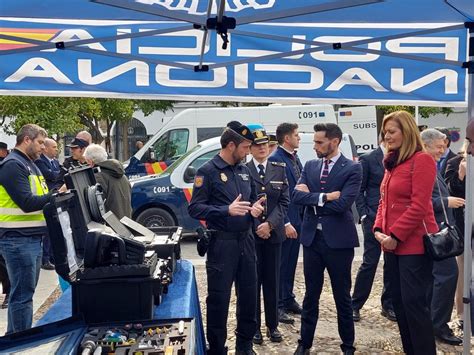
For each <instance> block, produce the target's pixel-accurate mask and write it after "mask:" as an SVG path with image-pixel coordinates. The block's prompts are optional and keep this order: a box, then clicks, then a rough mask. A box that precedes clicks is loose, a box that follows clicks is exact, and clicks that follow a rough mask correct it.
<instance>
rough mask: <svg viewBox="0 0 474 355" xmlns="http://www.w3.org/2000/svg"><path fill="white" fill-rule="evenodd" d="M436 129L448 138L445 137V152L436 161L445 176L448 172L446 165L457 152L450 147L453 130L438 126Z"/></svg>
mask: <svg viewBox="0 0 474 355" xmlns="http://www.w3.org/2000/svg"><path fill="white" fill-rule="evenodd" d="M435 129H436V130H438V131H440V132H441V133H443V134H444V135H445V136H446V138H445V139H444V153H443V155H442V156H441V158H440V159H439V161H437V162H436V167H437V168H438V171H439V172H440V173H441V176H442V177H443V178H444V176H445V174H446V165H447V164H448V161H449V159H451V158H454V157H455V156H456V154H455V153H454V152H453V151H452V150H451V149H450V148H449V147H450V146H451V132H450V131H449V129H447V128H446V127H436V128H435Z"/></svg>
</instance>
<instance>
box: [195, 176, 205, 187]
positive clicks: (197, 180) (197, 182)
mask: <svg viewBox="0 0 474 355" xmlns="http://www.w3.org/2000/svg"><path fill="white" fill-rule="evenodd" d="M203 184H204V176H202V175H201V176H197V175H196V176H195V177H194V187H201V186H202V185H203Z"/></svg>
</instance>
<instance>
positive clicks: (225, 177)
mask: <svg viewBox="0 0 474 355" xmlns="http://www.w3.org/2000/svg"><path fill="white" fill-rule="evenodd" d="M221 180H222V181H223V182H226V181H227V175H226V174H224V173H221Z"/></svg>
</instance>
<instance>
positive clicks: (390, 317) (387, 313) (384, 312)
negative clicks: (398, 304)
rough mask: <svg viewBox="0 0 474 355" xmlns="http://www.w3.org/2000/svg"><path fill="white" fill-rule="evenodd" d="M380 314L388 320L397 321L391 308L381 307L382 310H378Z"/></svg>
mask: <svg viewBox="0 0 474 355" xmlns="http://www.w3.org/2000/svg"><path fill="white" fill-rule="evenodd" d="M380 314H381V315H383V316H384V317H385V318H387V319H388V320H391V321H392V322H396V321H397V316H396V314H395V312H394V311H393V309H384V308H382V312H380Z"/></svg>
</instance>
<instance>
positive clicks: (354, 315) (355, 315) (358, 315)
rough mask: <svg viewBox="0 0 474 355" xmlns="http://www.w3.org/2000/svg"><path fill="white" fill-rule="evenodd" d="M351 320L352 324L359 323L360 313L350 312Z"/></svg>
mask: <svg viewBox="0 0 474 355" xmlns="http://www.w3.org/2000/svg"><path fill="white" fill-rule="evenodd" d="M352 319H353V320H354V322H358V321H360V311H359V310H358V309H353V310H352Z"/></svg>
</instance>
